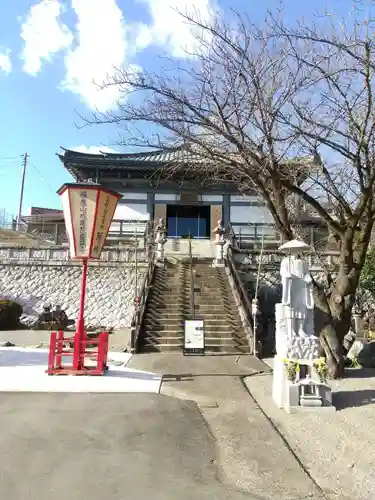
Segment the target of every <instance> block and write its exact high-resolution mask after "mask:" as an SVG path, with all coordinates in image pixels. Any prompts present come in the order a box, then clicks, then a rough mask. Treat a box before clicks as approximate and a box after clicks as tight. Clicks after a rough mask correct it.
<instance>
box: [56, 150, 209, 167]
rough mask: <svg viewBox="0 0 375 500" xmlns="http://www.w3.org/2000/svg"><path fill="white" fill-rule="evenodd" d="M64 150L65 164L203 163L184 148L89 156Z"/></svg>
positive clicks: (198, 156) (102, 153)
mask: <svg viewBox="0 0 375 500" xmlns="http://www.w3.org/2000/svg"><path fill="white" fill-rule="evenodd" d="M61 149H63V150H64V155H59V157H60V159H61V161H62V162H63V163H69V162H74V163H79V162H82V161H87V160H89V161H91V162H94V163H100V164H105V163H114V162H115V163H117V162H119V163H125V164H127V165H129V164H132V163H148V164H149V163H153V164H167V163H172V162H189V163H201V162H203V161H204V160H202V158H201V156H200V155H198V154H195V153H193V152H190V151H187V150H186V149H183V148H171V149H169V150H156V151H145V152H144V151H142V152H139V153H106V152H101V153H100V154H89V153H81V152H78V151H72V150H70V149H65V148H61Z"/></svg>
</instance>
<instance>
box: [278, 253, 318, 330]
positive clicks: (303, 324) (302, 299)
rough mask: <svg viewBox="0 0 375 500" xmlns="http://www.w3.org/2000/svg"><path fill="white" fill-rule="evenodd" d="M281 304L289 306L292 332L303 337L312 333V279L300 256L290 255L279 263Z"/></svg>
mask: <svg viewBox="0 0 375 500" xmlns="http://www.w3.org/2000/svg"><path fill="white" fill-rule="evenodd" d="M280 275H281V282H282V304H283V305H284V306H289V307H290V309H291V311H290V312H291V317H292V319H293V320H294V325H293V330H294V332H295V333H297V335H300V336H301V337H304V336H306V335H312V334H313V333H314V330H313V325H312V315H313V309H314V299H313V293H312V279H311V276H310V270H309V266H308V264H307V262H305V261H304V260H303V259H302V258H301V255H300V254H297V255H295V254H290V255H289V256H287V257H285V258H284V259H283V260H282V261H281V267H280Z"/></svg>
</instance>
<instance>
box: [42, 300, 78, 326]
mask: <svg viewBox="0 0 375 500" xmlns="http://www.w3.org/2000/svg"><path fill="white" fill-rule="evenodd" d="M74 323H75V321H74V320H73V319H69V318H68V316H67V314H66V312H65V311H63V310H62V309H61V306H60V305H56V306H55V310H54V311H52V306H51V304H45V305H44V306H43V312H42V313H41V314H39V316H38V321H37V323H36V324H35V326H34V329H36V330H65V328H66V327H68V326H70V325H74Z"/></svg>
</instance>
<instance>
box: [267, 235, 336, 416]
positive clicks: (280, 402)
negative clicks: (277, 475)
mask: <svg viewBox="0 0 375 500" xmlns="http://www.w3.org/2000/svg"><path fill="white" fill-rule="evenodd" d="M279 250H281V251H283V252H285V253H287V256H286V257H284V258H283V260H282V261H281V266H280V275H281V281H282V300H281V303H280V304H276V356H275V359H274V371H273V387H272V396H273V400H274V402H275V403H276V404H277V406H278V407H279V408H284V409H285V411H287V412H290V411H292V409H293V408H297V407H299V406H309V407H310V408H320V407H323V406H324V407H329V408H331V409H334V407H333V406H332V397H331V389H330V388H329V386H328V385H327V384H326V383H322V376H321V375H319V373H318V371H317V370H318V368H317V366H318V364H319V363H320V364H319V367H320V368H319V370H323V369H325V366H326V365H324V360H323V361H322V360H319V357H320V339H319V337H318V336H317V335H316V334H315V329H314V300H313V293H312V292H313V290H312V278H311V275H310V269H309V266H308V263H307V262H306V261H305V260H304V259H303V258H302V253H303V252H307V251H309V250H310V247H309V246H308V245H307V244H306V243H304V242H302V241H298V240H293V241H290V242H288V243H285V244H284V245H282V246H281V247H280V248H279ZM318 361H319V363H318Z"/></svg>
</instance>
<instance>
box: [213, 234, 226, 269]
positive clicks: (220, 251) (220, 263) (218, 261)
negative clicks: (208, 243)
mask: <svg viewBox="0 0 375 500" xmlns="http://www.w3.org/2000/svg"><path fill="white" fill-rule="evenodd" d="M224 245H225V241H224V240H217V241H215V246H216V257H215V259H214V261H213V263H212V265H213V267H224V266H225V262H224Z"/></svg>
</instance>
